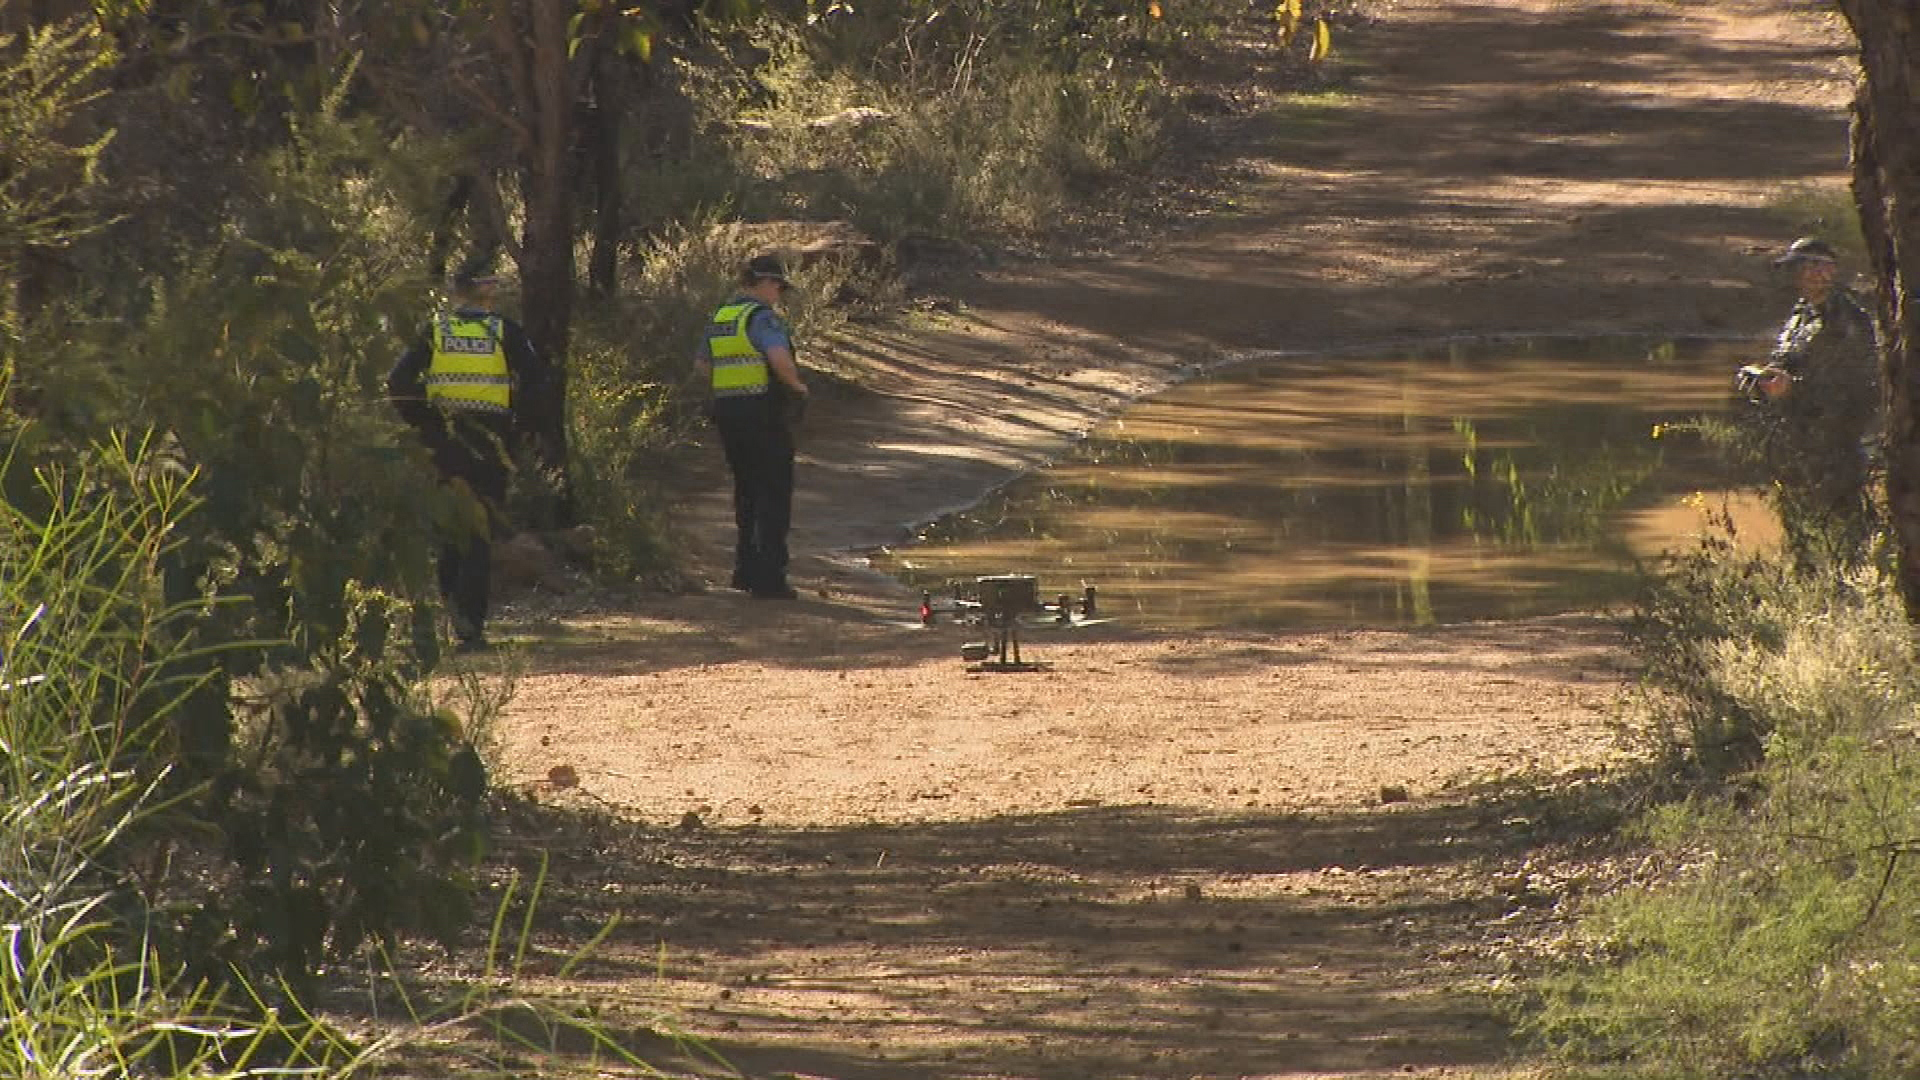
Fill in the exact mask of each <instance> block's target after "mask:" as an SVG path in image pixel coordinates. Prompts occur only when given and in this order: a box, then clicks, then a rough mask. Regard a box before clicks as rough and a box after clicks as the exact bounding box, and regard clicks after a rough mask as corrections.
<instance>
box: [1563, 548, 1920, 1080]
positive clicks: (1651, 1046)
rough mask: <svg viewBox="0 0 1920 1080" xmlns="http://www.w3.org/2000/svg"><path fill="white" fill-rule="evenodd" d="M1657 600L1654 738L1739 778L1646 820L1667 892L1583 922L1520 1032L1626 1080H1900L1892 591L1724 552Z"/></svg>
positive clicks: (1905, 681)
mask: <svg viewBox="0 0 1920 1080" xmlns="http://www.w3.org/2000/svg"><path fill="white" fill-rule="evenodd" d="M1666 588H1667V590H1668V591H1666V592H1665V593H1664V595H1663V597H1662V598H1661V599H1660V601H1659V606H1658V607H1657V608H1655V609H1654V610H1653V612H1652V616H1653V617H1652V618H1651V619H1649V620H1646V621H1643V622H1642V624H1641V632H1642V635H1643V636H1642V638H1641V641H1642V645H1643V647H1646V648H1649V650H1650V651H1649V655H1650V656H1651V658H1652V659H1653V661H1654V670H1655V675H1656V679H1657V680H1658V681H1659V682H1660V683H1662V684H1663V687H1664V689H1665V690H1666V691H1668V692H1669V694H1670V695H1671V698H1672V700H1673V701H1674V702H1675V707H1676V708H1677V709H1678V710H1679V711H1678V717H1677V719H1676V720H1674V721H1672V723H1673V727H1672V729H1671V730H1670V732H1669V737H1670V738H1671V739H1672V742H1673V743H1674V744H1675V745H1676V747H1677V748H1682V749H1690V750H1691V751H1692V752H1693V753H1694V754H1695V757H1694V760H1695V762H1696V763H1698V764H1702V765H1707V766H1710V767H1712V768H1713V771H1714V774H1721V775H1724V773H1725V770H1726V769H1727V768H1729V767H1731V766H1734V765H1738V764H1740V763H1742V762H1745V763H1750V764H1752V766H1753V767H1752V769H1751V770H1750V771H1748V772H1744V773H1740V774H1737V775H1736V776H1734V777H1733V778H1732V779H1731V780H1730V782H1728V783H1726V784H1724V785H1723V786H1721V787H1719V788H1702V789H1701V790H1700V792H1699V793H1697V794H1696V795H1695V796H1694V797H1693V798H1691V799H1689V800H1687V801H1685V802H1683V803H1679V804H1676V805H1672V806H1668V807H1666V808H1664V809H1663V810H1661V811H1660V812H1658V813H1657V814H1655V815H1653V816H1652V817H1651V818H1650V819H1649V821H1648V822H1647V824H1646V827H1645V830H1644V833H1643V835H1644V836H1645V837H1646V838H1647V839H1648V840H1649V841H1650V842H1652V843H1653V844H1654V845H1655V849H1656V851H1657V852H1658V853H1659V858H1660V862H1661V863H1662V865H1664V866H1665V868H1666V869H1665V872H1664V874H1663V875H1662V876H1663V880H1664V882H1665V884H1664V885H1662V886H1660V887H1658V888H1654V889H1649V890H1627V891H1622V892H1620V893H1617V894H1615V895H1614V896H1612V897H1610V898H1608V899H1607V900H1606V901H1605V902H1603V903H1601V904H1600V905H1599V906H1598V908H1597V910H1596V911H1595V912H1594V913H1593V914H1592V915H1591V916H1590V917H1589V918H1588V919H1587V920H1585V921H1584V923H1583V924H1582V926H1581V928H1580V937H1581V939H1582V940H1583V941H1584V943H1585V945H1586V950H1585V956H1586V959H1585V961H1584V962H1583V963H1580V964H1577V965H1575V966H1573V967H1571V968H1569V969H1567V970H1563V971H1561V972H1558V973H1556V974H1554V975H1553V976H1551V977H1550V978H1548V979H1546V980H1545V981H1544V983H1543V984H1542V986H1541V988H1540V992H1541V997H1540V1006H1541V1008H1540V1011H1539V1012H1538V1014H1537V1016H1536V1017H1535V1019H1534V1023H1533V1026H1534V1029H1535V1031H1536V1032H1537V1033H1538V1034H1540V1035H1541V1036H1543V1037H1544V1038H1545V1039H1546V1040H1547V1041H1548V1042H1549V1043H1550V1044H1552V1045H1553V1046H1555V1047H1557V1048H1558V1049H1559V1050H1561V1051H1562V1052H1564V1053H1565V1054H1567V1055H1568V1056H1569V1057H1571V1058H1577V1059H1581V1060H1588V1061H1592V1060H1599V1061H1613V1062H1618V1063H1622V1064H1623V1066H1624V1067H1626V1068H1627V1069H1628V1071H1631V1072H1634V1073H1635V1074H1645V1075H1659V1076H1675V1075H1683V1076H1703V1077H1704V1076H1725V1075H1743V1076H1771V1075H1779V1076H1787V1075H1815V1074H1817V1075H1831V1076H1858V1077H1878V1076H1893V1075H1909V1074H1911V1072H1912V1071H1913V1069H1914V1068H1915V1067H1916V1066H1920V1059H1916V1051H1920V1045H1916V1044H1915V1042H1914V1040H1913V1038H1912V1033H1913V1032H1914V1031H1916V1030H1920V1004H1916V1003H1920V873H1917V872H1916V867H1915V865H1914V862H1913V860H1914V856H1915V855H1916V854H1920V757H1916V749H1917V748H1916V745H1915V736H1916V734H1920V732H1916V727H1915V718H1916V716H1920V661H1917V660H1916V658H1915V656H1914V654H1913V650H1912V631H1911V628H1910V627H1909V626H1908V625H1907V623H1906V621H1905V619H1904V617H1903V615H1902V612H1901V608H1900V604H1899V601H1898V598H1897V595H1896V593H1895V591H1894V589H1893V588H1892V586H1891V583H1890V582H1889V581H1888V580H1887V579H1886V578H1885V577H1884V576H1882V575H1880V574H1878V573H1875V572H1873V571H1871V570H1854V571H1850V572H1841V571H1836V570H1833V569H1831V568H1828V569H1826V570H1815V571H1809V570H1807V569H1805V568H1804V567H1803V566H1800V565H1799V564H1796V563H1795V562H1794V561H1793V560H1792V559H1791V558H1790V557H1784V556H1778V557H1772V558H1765V557H1757V556H1756V557H1749V558H1742V559H1733V558H1731V557H1730V556H1728V555H1727V554H1726V553H1725V552H1721V553H1719V556H1718V557H1710V556H1708V555H1702V556H1700V557H1698V558H1696V559H1695V560H1693V561H1692V562H1690V563H1689V564H1687V565H1686V566H1684V567H1683V568H1682V569H1681V571H1680V572H1679V573H1677V574H1676V575H1675V576H1674V578H1673V579H1672V580H1671V581H1670V582H1669V584H1668V585H1667V587H1666ZM1736 749H1737V752H1736Z"/></svg>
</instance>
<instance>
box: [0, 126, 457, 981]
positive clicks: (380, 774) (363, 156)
mask: <svg viewBox="0 0 1920 1080" xmlns="http://www.w3.org/2000/svg"><path fill="white" fill-rule="evenodd" d="M299 132H300V133H299V136H298V137H297V138H295V139H293V140H292V141H291V142H289V143H288V144H287V145H286V146H285V147H284V148H283V150H281V151H280V152H278V153H276V154H274V155H271V156H269V157H268V158H266V159H263V160H262V161H260V162H259V163H257V173H256V176H255V184H254V190H253V194H252V196H251V197H250V198H249V199H247V200H246V201H245V202H244V203H236V204H235V205H233V206H232V207H231V208H230V213H231V225H230V227H229V229H228V233H227V235H226V237H225V238H224V239H223V241H222V242H221V243H220V244H219V245H217V246H216V247H214V248H211V249H208V250H203V251H200V252H197V253H195V254H194V255H192V256H191V257H189V258H187V259H185V260H183V261H182V262H181V263H180V264H179V265H176V266H171V267H169V268H167V270H166V272H164V273H155V274H154V275H153V277H152V279H151V280H150V281H147V282H135V283H132V284H134V285H135V286H137V287H138V288H139V289H140V290H141V291H138V292H131V293H115V294H101V295H97V296H94V297H90V298H87V299H88V306H87V307H85V308H80V307H77V306H76V307H73V308H69V309H66V310H61V311H55V312H49V313H46V314H45V315H44V316H43V317H41V318H39V319H37V320H35V321H34V322H32V323H31V324H28V325H24V326H23V327H22V328H21V332H20V334H19V335H17V336H15V337H13V338H11V339H9V340H8V341H7V342H6V351H7V353H8V355H7V356H6V357H5V361H6V364H7V366H8V368H9V369H10V370H11V371H12V372H13V374H14V387H13V392H12V393H11V394H10V395H9V401H10V405H11V407H13V408H15V409H19V410H23V411H24V413H25V414H27V415H30V416H31V417H32V419H33V422H32V423H31V424H30V425H28V426H27V427H26V430H25V432H24V435H23V437H22V440H21V442H20V444H19V452H18V453H17V454H16V456H15V461H14V470H13V474H12V475H11V476H10V477H9V478H8V481H9V482H8V495H9V498H10V499H11V500H12V504H13V505H14V506H16V507H18V508H21V512H23V513H27V514H30V515H32V514H37V515H40V516H41V517H42V518H44V516H45V515H46V514H47V513H49V512H51V510H52V508H53V507H54V506H55V505H56V502H55V501H54V496H53V495H52V494H50V493H46V492H40V493H36V490H35V483H36V482H35V481H34V480H33V478H34V477H35V476H37V475H52V474H57V473H58V471H59V470H60V469H61V468H62V467H63V463H67V462H74V461H79V460H83V459H85V458H86V456H87V455H88V454H90V453H92V452H93V448H94V447H97V446H101V445H108V444H111V443H112V442H113V441H115V440H121V441H129V440H133V439H138V438H139V437H140V435H141V433H143V432H152V433H153V434H152V437H151V439H150V440H148V445H149V446H150V452H149V453H148V455H147V456H146V457H145V458H144V459H143V460H142V462H141V470H140V472H139V473H137V474H131V475H134V476H158V475H163V474H165V475H173V476H178V477H191V478H192V480H191V490H192V493H193V496H194V498H195V500H196V502H197V506H196V510H195V512H194V513H193V514H192V515H190V516H188V517H186V518H185V519H183V520H181V521H179V522H177V523H175V524H174V525H173V526H172V529H171V533H170V536H169V542H168V545H167V548H166V550H165V552H164V553H163V554H161V555H160V556H159V557H158V558H157V560H156V568H155V583H156V584H155V587H156V588H157V589H158V590H159V591H160V600H161V601H162V602H163V603H164V604H166V605H170V606H179V605H194V606H196V608H197V609H198V615H197V617H196V618H195V619H194V620H193V622H192V624H191V627H190V631H191V636H190V640H189V641H183V642H182V643H179V648H178V649H177V651H176V652H174V653H172V654H170V655H171V659H170V660H169V662H168V665H167V666H166V668H165V678H166V680H167V681H168V684H169V685H178V686H181V687H183V689H182V691H181V692H180V694H179V695H178V697H177V700H171V701H169V702H168V703H167V704H168V708H167V710H166V723H165V727H164V731H163V732H161V733H159V734H157V735H156V737H155V738H153V739H150V740H149V741H148V742H147V743H146V744H145V752H144V753H143V754H141V755H139V757H140V758H141V760H139V761H137V762H135V763H133V764H134V766H135V767H137V768H138V769H139V771H140V775H142V776H144V777H147V778H150V779H152V780H153V781H154V782H158V783H162V784H163V786H164V790H165V792H166V794H167V795H168V797H169V798H171V799H173V800H174V801H173V803H172V804H171V805H172V807H173V809H172V812H171V813H170V814H169V815H168V818H167V820H168V821H169V822H170V823H171V824H172V825H173V826H174V827H175V829H176V832H175V834H174V835H173V837H172V842H173V845H174V846H175V847H176V848H177V849H178V850H179V853H180V857H181V858H182V859H183V860H184V862H183V865H195V866H198V867H200V868H201V872H200V873H198V874H196V875H180V874H173V875H167V874H160V875H157V877H156V882H157V884H156V885H155V888H154V889H153V890H152V895H150V897H149V900H150V902H151V903H152V904H153V906H154V908H155V910H158V911H168V912H172V913H174V914H173V916H172V922H173V924H174V925H173V929H176V930H178V931H179V932H180V933H182V934H184V935H185V936H186V939H187V940H188V941H190V942H191V944H190V946H189V947H188V948H189V952H188V953H187V954H186V955H190V956H192V957H194V958H195V959H196V960H197V961H199V962H202V963H204V964H206V965H207V966H208V967H209V968H210V969H212V970H214V971H216V972H217V971H220V970H223V969H224V968H225V967H227V966H228V965H234V964H244V963H250V962H253V961H260V962H264V963H268V964H271V965H273V966H275V967H278V968H281V969H283V970H287V971H294V972H297V971H303V970H310V969H312V968H314V967H316V966H317V965H319V964H320V963H321V962H322V961H323V960H324V959H325V958H326V957H327V956H329V955H336V954H339V953H343V952H349V951H351V950H353V949H354V948H355V947H357V946H358V945H359V944H361V943H362V942H364V941H366V940H367V939H368V938H369V937H375V936H388V935H391V934H393V933H395V932H397V931H399V930H402V929H407V928H421V929H426V930H430V931H435V932H439V933H443V934H447V933H453V932H455V931H456V930H457V929H458V928H459V927H461V926H462V925H463V924H464V920H465V918H466V915H467V908H466V903H465V900H466V894H467V890H466V889H465V888H464V885H463V879H462V867H463V866H465V865H466V864H468V863H469V862H470V861H471V860H472V859H473V858H474V857H476V856H477V855H478V854H479V849H480V844H481V837H482V833H481V825H482V820H481V816H480V809H481V799H482V796H483V795H484V792H485V786H486V777H485V770H484V768H483V766H482V764H481V762H480V759H479V757H478V755H477V752H476V750H475V748H474V747H473V745H472V740H471V735H470V733H469V732H467V731H466V730H465V725H464V722H463V721H462V720H461V719H460V718H459V717H457V716H455V715H453V714H452V713H450V712H448V711H445V710H442V709H439V708H437V707H435V705H434V704H433V702H431V701H429V700H427V699H426V698H425V697H424V695H423V692H422V690H421V686H422V683H423V680H424V678H425V677H426V675H427V674H428V673H429V672H430V671H431V670H432V669H433V668H434V667H435V665H436V664H437V663H438V662H439V659H440V657H439V635H438V632H437V631H438V627H437V614H436V605H435V604H434V603H433V602H432V600H431V599H430V598H431V596H432V588H431V584H430V582H431V580H432V574H431V567H430V557H429V556H430V549H431V547H432V542H431V537H432V536H433V535H434V526H435V522H436V517H437V516H438V515H443V514H447V513H451V512H453V510H454V508H453V507H451V506H449V505H447V504H446V502H445V500H444V499H441V498H437V497H435V485H434V484H433V482H432V480H431V474H430V472H429V470H428V469H427V468H426V467H425V465H424V462H423V461H422V460H421V453H420V451H419V449H418V448H417V446H416V445H415V444H414V441H413V440H412V439H410V438H407V437H406V436H405V434H404V433H403V432H402V431H401V430H400V429H399V427H398V425H397V423H396V422H395V421H394V420H393V419H392V418H391V417H390V416H389V414H388V411H387V409H386V408H385V406H384V404H383V403H382V402H381V400H380V399H379V396H378V394H377V393H376V391H375V387H377V385H378V384H379V381H380V377H381V376H382V375H384V373H385V371H386V369H387V367H388V365H389V364H390V362H391V359H392V356H393V353H394V350H395V349H396V348H397V338H398V336H399V335H398V334H396V332H395V331H394V329H393V327H395V326H399V325H409V324H410V323H411V321H412V320H414V319H416V318H418V317H419V316H420V312H418V311H417V310H414V306H415V304H417V303H418V302H419V301H420V300H421V299H423V298H424V296H425V289H424V288H422V287H421V285H422V278H421V272H420V261H421V260H422V259H423V258H424V253H425V251H426V247H427V245H426V244H425V242H424V239H423V237H422V235H421V233H420V230H419V229H418V228H417V227H416V226H415V224H414V219H413V217H412V216H411V215H410V214H408V213H407V212H406V208H405V206H404V204H403V203H402V201H400V200H397V199H395V198H394V197H392V196H391V195H390V194H389V192H390V190H391V189H392V186H393V185H391V184H389V183H387V182H386V181H387V180H388V177H385V176H383V175H382V174H381V172H380V170H381V169H382V168H387V167H390V166H389V164H388V163H392V162H394V161H396V160H397V159H400V158H403V157H404V155H398V154H396V153H395V152H394V148H393V147H392V146H391V145H389V144H387V143H386V142H385V141H384V140H383V139H382V138H381V137H380V135H379V133H378V132H377V131H376V130H375V129H373V128H371V127H369V126H365V125H361V124H357V123H354V122H349V121H347V120H344V119H342V118H341V117H339V116H338V115H336V114H335V113H334V112H331V111H322V112H321V113H319V114H316V115H314V116H311V117H308V118H306V119H305V120H304V121H303V122H302V125H301V127H300V129H299ZM423 496H424V497H423ZM409 598H420V599H409ZM209 860H212V861H209ZM216 863H217V865H216Z"/></svg>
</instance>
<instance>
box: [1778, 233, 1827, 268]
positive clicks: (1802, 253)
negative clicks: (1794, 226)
mask: <svg viewBox="0 0 1920 1080" xmlns="http://www.w3.org/2000/svg"><path fill="white" fill-rule="evenodd" d="M1815 260H1821V261H1825V262H1839V261H1840V255H1839V253H1837V252H1835V251H1834V250H1833V245H1832V244H1829V243H1827V242H1826V241H1825V240H1822V239H1820V238H1819V237H1816V236H1803V237H1801V238H1800V239H1798V240H1795V241H1794V242H1793V243H1791V244H1788V245H1787V250H1785V251H1783V252H1781V253H1780V255H1779V256H1778V257H1776V258H1775V259H1774V260H1773V265H1775V266H1792V265H1794V264H1796V263H1803V262H1813V261H1815Z"/></svg>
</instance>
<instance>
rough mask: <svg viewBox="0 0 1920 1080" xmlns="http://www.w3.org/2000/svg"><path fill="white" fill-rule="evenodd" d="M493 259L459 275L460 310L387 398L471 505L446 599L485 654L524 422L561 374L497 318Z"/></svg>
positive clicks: (404, 369)
mask: <svg viewBox="0 0 1920 1080" xmlns="http://www.w3.org/2000/svg"><path fill="white" fill-rule="evenodd" d="M491 265H492V263H491V260H489V259H485V258H474V259H469V260H467V262H465V263H463V264H462V265H461V267H460V268H459V269H458V270H456V271H455V272H454V274H453V278H452V281H451V285H452V293H453V296H452V300H453V306H452V309H451V310H449V311H446V312H443V313H441V314H440V315H438V316H436V317H435V318H434V319H433V321H432V322H431V323H430V324H429V325H428V326H427V328H426V332H425V334H423V335H422V336H421V337H420V339H419V340H417V341H416V342H415V343H414V344H413V346H412V347H411V348H409V349H408V350H407V351H406V354H405V355H403V356H401V358H400V362H399V363H397V364H395V365H394V367H393V371H392V372H391V373H389V374H388V376H387V398H388V400H390V401H391V402H393V407H394V409H395V411H397V412H398V413H399V414H400V418H401V419H402V420H404V421H406V422H407V423H408V424H410V425H412V426H413V428H414V429H415V430H417V431H418V432H419V433H420V437H421V439H422V441H424V442H425V443H426V445H427V449H428V450H429V451H431V453H432V455H433V465H434V468H435V469H436V470H437V471H438V472H439V474H440V480H441V482H442V483H443V484H445V485H447V486H448V487H450V488H453V489H455V490H458V491H462V492H463V493H464V494H466V495H468V496H471V498H469V499H463V500H460V501H459V505H461V506H462V507H463V510H462V512H461V513H460V514H459V515H458V516H459V519H460V520H459V521H458V522H457V523H456V524H454V525H452V526H450V527H449V529H448V532H447V535H446V537H445V540H444V541H443V543H442V545H441V548H440V563H439V571H440V592H441V595H442V596H443V597H444V598H445V600H446V603H447V606H448V608H449V609H450V612H451V615H452V618H453V632H454V636H455V638H456V639H457V640H458V642H459V644H458V646H457V648H458V650H459V651H462V652H466V651H472V650H477V649H484V648H486V645H487V641H486V623H487V602H488V595H487V594H488V585H489V577H490V571H491V561H492V557H493V529H494V527H495V519H496V517H498V516H499V515H500V514H501V512H502V510H503V508H504V505H505V502H506V497H507V478H508V475H509V473H510V471H511V468H510V464H511V462H512V460H513V454H512V447H513V445H514V441H515V440H516V439H517V438H521V437H524V436H527V435H529V434H533V433H530V432H527V431H525V430H524V427H523V425H524V423H525V420H524V418H525V417H527V416H530V415H538V414H539V413H538V412H537V411H536V410H535V409H534V408H533V406H534V405H535V403H540V402H545V401H546V400H547V398H546V395H549V394H551V393H552V392H553V383H554V377H553V375H554V373H553V368H552V367H551V365H549V364H548V363H547V362H546V361H545V360H544V359H542V358H541V357H540V355H539V354H538V353H536V352H535V351H534V349H533V346H532V344H530V343H529V342H528V341H527V335H526V333H525V332H524V331H523V330H521V328H520V326H519V324H517V323H515V322H514V321H513V320H512V319H509V318H506V317H505V316H503V315H500V314H499V313H497V312H496V311H494V309H493V294H494V287H495V285H496V284H497V283H498V279H497V278H496V277H495V276H494V275H493V272H492V270H491Z"/></svg>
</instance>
